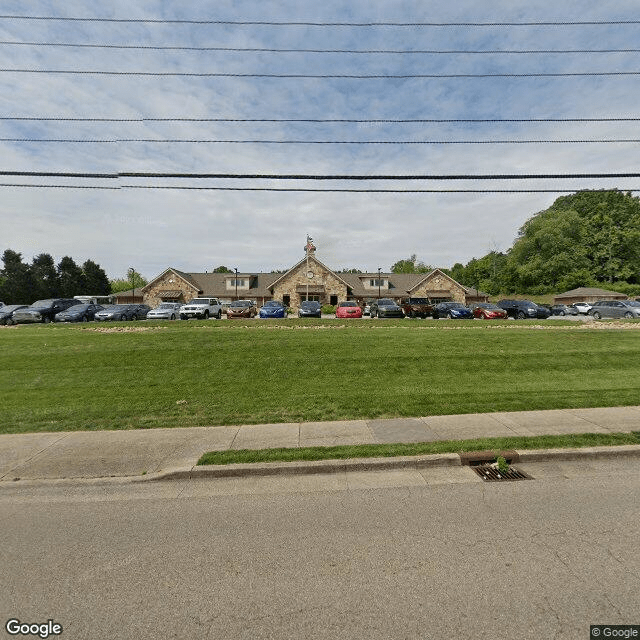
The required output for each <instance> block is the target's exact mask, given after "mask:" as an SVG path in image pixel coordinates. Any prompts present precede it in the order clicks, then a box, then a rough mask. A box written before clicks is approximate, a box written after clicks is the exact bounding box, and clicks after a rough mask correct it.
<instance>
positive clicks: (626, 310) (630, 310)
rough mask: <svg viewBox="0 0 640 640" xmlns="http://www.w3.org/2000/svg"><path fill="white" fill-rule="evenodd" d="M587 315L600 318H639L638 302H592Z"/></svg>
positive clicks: (639, 308) (639, 306) (639, 303)
mask: <svg viewBox="0 0 640 640" xmlns="http://www.w3.org/2000/svg"><path fill="white" fill-rule="evenodd" d="M589 315H590V316H593V317H594V318H595V319H596V320H600V318H640V302H636V301H635V300H599V301H598V302H594V303H593V306H592V307H591V309H589Z"/></svg>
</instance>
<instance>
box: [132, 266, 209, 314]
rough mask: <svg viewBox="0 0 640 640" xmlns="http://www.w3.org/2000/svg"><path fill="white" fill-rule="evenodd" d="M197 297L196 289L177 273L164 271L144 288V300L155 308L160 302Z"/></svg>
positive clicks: (187, 299)
mask: <svg viewBox="0 0 640 640" xmlns="http://www.w3.org/2000/svg"><path fill="white" fill-rule="evenodd" d="M197 297H198V289H197V288H196V287H194V286H193V285H192V284H190V283H188V282H187V281H186V280H184V279H183V278H181V277H180V276H179V275H177V274H176V273H175V272H174V271H171V270H168V271H165V272H164V273H163V274H162V275H161V276H160V277H159V278H156V279H155V280H153V281H152V282H150V283H149V284H148V285H147V286H146V287H145V288H144V302H145V304H148V305H149V306H150V307H152V308H155V307H157V306H158V305H159V304H160V303H161V302H183V303H186V302H189V300H191V299H193V298H197Z"/></svg>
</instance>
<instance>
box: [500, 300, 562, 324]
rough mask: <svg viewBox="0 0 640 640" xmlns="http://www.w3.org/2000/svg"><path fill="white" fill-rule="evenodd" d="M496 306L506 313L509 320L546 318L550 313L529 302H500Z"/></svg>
mask: <svg viewBox="0 0 640 640" xmlns="http://www.w3.org/2000/svg"><path fill="white" fill-rule="evenodd" d="M498 306H499V307H500V308H501V309H504V310H505V311H506V312H507V316H508V317H509V318H517V319H519V320H524V319H525V318H548V317H549V316H550V315H551V311H549V309H547V308H546V307H541V306H540V305H537V304H536V303H535V302H531V300H500V302H498Z"/></svg>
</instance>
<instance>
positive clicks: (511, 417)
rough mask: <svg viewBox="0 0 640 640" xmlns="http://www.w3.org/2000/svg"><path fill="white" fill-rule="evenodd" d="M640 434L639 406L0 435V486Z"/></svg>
mask: <svg viewBox="0 0 640 640" xmlns="http://www.w3.org/2000/svg"><path fill="white" fill-rule="evenodd" d="M630 431H640V406H634V407H612V408H597V409H560V410H551V411H521V412H514V413H506V412H505V413H479V414H466V415H454V416H430V417H425V418H392V419H388V420H347V421H340V422H303V423H292V424H266V425H247V426H240V427H237V426H235V427H193V428H176V429H138V430H128V431H77V432H58V433H28V434H8V435H1V436H0V482H8V481H13V480H16V479H20V480H33V479H58V478H103V477H123V476H125V477H126V476H129V477H135V476H137V477H141V476H146V475H148V476H149V477H152V476H153V477H158V474H171V473H176V472H182V473H183V474H184V473H188V472H190V471H191V469H192V468H193V467H194V466H195V464H196V462H197V460H198V459H199V458H200V456H201V455H202V454H203V453H205V452H206V451H215V450H218V451H222V450H227V449H266V448H273V447H307V446H333V445H339V444H378V443H394V442H404V443H408V442H429V441H436V440H462V439H474V438H485V437H486V438H492V437H505V436H534V435H550V434H552V435H561V434H571V433H607V432H630Z"/></svg>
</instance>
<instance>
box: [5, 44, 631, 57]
mask: <svg viewBox="0 0 640 640" xmlns="http://www.w3.org/2000/svg"><path fill="white" fill-rule="evenodd" d="M0 45H11V46H30V47H77V48H89V49H125V50H126V49H137V50H140V49H142V50H145V49H149V50H152V51H224V52H241V53H340V54H344V53H348V54H366V55H372V54H385V55H390V54H402V55H417V54H420V55H459V54H460V55H462V54H464V55H467V54H468V55H481V54H491V55H496V54H500V55H502V54H517V55H533V54H573V53H639V52H640V49H299V48H297V49H277V48H272V47H202V46H200V47H195V46H193V47H187V46H180V45H174V46H171V45H136V44H94V43H74V42H16V41H13V40H0Z"/></svg>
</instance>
